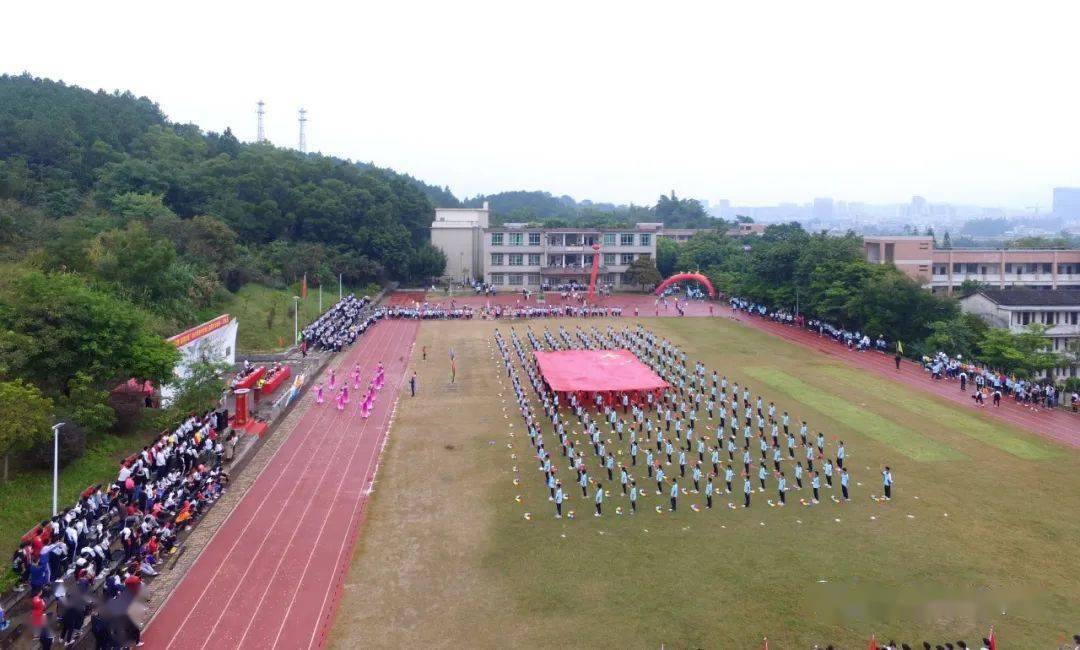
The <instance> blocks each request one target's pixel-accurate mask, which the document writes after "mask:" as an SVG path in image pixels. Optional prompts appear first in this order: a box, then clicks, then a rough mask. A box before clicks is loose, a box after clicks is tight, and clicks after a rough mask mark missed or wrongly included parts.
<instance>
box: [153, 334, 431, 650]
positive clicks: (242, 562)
mask: <svg viewBox="0 0 1080 650" xmlns="http://www.w3.org/2000/svg"><path fill="white" fill-rule="evenodd" d="M418 327H419V325H418V323H417V322H416V321H383V322H380V323H377V324H376V325H375V326H374V327H373V328H372V329H371V330H369V331H368V333H367V334H365V335H364V337H363V338H361V339H360V340H359V341H358V343H357V344H356V345H355V346H354V347H353V348H351V349H350V350H349V351H348V352H346V353H345V355H344V356H343V358H342V359H340V360H339V362H338V365H337V368H338V376H339V377H342V378H344V377H346V376H347V375H348V374H349V373H350V372H351V371H352V367H353V364H354V363H359V364H360V369H361V373H362V374H361V382H362V383H361V385H362V386H363V388H361V390H360V391H356V392H354V393H353V394H351V395H350V398H349V399H350V403H349V404H347V405H346V407H345V409H344V410H343V411H338V410H337V408H336V407H335V406H334V404H333V400H332V399H327V401H326V403H325V404H321V405H319V404H315V403H314V400H313V399H311V398H308V399H309V402H308V403H307V404H306V405H304V406H303V408H304V409H305V412H304V413H303V414H302V415H301V418H300V420H299V421H298V422H297V424H296V428H295V429H294V430H293V432H292V433H291V434H290V435H289V438H288V439H287V440H286V441H285V442H284V443H283V444H282V445H281V447H280V448H279V449H278V450H277V451H276V452H275V453H274V456H273V457H272V458H271V459H270V461H269V463H268V464H267V465H266V467H265V468H264V469H263V471H262V473H260V474H259V476H258V478H257V479H256V480H255V482H254V484H253V485H252V486H251V488H250V489H249V491H248V492H247V494H245V495H244V497H243V498H242V499H241V500H240V503H239V504H237V506H236V509H235V510H234V511H233V512H232V513H231V514H230V515H229V517H228V518H227V519H226V520H225V522H224V523H223V524H222V525H221V527H220V528H219V529H218V531H217V532H216V533H215V534H214V536H213V537H212V538H211V540H210V542H209V544H207V546H206V549H205V550H204V551H203V552H202V554H201V555H200V556H199V558H198V559H197V560H196V561H195V563H194V565H192V567H191V569H190V570H189V571H188V573H187V575H186V576H185V577H184V579H183V580H182V581H181V582H180V584H179V585H178V586H177V587H176V589H174V590H173V592H172V593H171V594H170V595H169V597H168V598H167V599H166V601H165V603H164V604H163V605H162V607H161V609H159V610H158V612H157V614H156V615H155V616H154V618H153V619H151V621H150V624H149V626H148V627H147V629H146V632H145V633H144V635H143V639H144V640H145V642H146V646H147V647H150V648H178V649H180V648H182V649H184V650H189V649H192V648H240V647H246V648H319V647H322V646H323V644H324V643H325V641H326V635H327V633H328V632H329V629H330V623H331V622H332V619H333V616H334V612H335V611H336V609H337V605H338V601H339V599H340V597H341V591H342V587H343V584H344V580H345V574H346V571H347V569H348V567H349V560H350V558H351V556H352V550H353V547H354V546H355V543H356V539H357V536H358V533H359V530H360V524H361V521H362V520H363V517H364V511H365V508H364V506H365V503H366V502H367V498H368V495H369V494H370V488H371V482H372V481H373V479H374V476H375V470H376V469H377V464H378V459H379V454H380V452H381V450H382V446H383V444H384V441H385V440H386V432H387V429H388V428H389V422H390V417H391V414H392V413H393V410H394V405H395V404H396V402H397V398H398V391H399V389H400V388H401V385H402V382H403V379H404V376H405V367H406V364H407V363H408V358H409V352H410V348H411V346H412V344H413V341H414V340H415V338H416V331H417V328H418ZM380 361H382V362H383V363H384V364H385V368H386V385H385V387H384V388H383V389H382V391H381V392H380V394H379V395H378V396H377V397H376V399H375V404H374V408H373V410H372V412H371V416H370V417H369V418H368V419H364V418H362V417H361V416H360V411H359V408H360V401H361V400H360V398H361V396H362V393H363V391H364V390H366V388H367V385H368V382H369V381H370V379H371V377H372V376H373V375H374V370H375V366H376V365H377V364H378V363H379V362H380ZM351 390H352V389H351V387H350V391H351ZM356 393H360V394H356Z"/></svg>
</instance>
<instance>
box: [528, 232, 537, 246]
mask: <svg viewBox="0 0 1080 650" xmlns="http://www.w3.org/2000/svg"><path fill="white" fill-rule="evenodd" d="M539 245H540V233H538V232H531V233H529V246H539Z"/></svg>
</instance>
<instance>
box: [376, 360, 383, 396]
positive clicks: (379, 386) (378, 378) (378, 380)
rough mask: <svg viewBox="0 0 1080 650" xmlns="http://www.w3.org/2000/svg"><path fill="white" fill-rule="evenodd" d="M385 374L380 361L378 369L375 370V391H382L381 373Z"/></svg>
mask: <svg viewBox="0 0 1080 650" xmlns="http://www.w3.org/2000/svg"><path fill="white" fill-rule="evenodd" d="M385 372H386V370H385V368H383V364H382V361H380V362H379V365H378V367H376V368H375V390H382V387H383V382H384V381H385V378H384V377H383V373H385Z"/></svg>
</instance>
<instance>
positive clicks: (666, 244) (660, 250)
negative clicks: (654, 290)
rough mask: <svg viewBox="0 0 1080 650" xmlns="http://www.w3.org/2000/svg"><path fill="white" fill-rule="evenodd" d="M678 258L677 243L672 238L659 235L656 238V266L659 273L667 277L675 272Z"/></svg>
mask: <svg viewBox="0 0 1080 650" xmlns="http://www.w3.org/2000/svg"><path fill="white" fill-rule="evenodd" d="M678 258H679V244H678V243H676V242H675V240H673V239H669V238H667V237H661V238H660V239H657V240H656V268H657V269H658V270H659V271H660V275H661V276H663V277H665V278H669V277H671V275H672V274H673V273H675V265H676V262H677V261H678Z"/></svg>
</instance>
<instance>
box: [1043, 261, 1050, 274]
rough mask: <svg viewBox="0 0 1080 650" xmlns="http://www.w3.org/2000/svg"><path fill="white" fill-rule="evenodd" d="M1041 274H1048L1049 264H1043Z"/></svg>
mask: <svg viewBox="0 0 1080 650" xmlns="http://www.w3.org/2000/svg"><path fill="white" fill-rule="evenodd" d="M1042 272H1043V273H1050V262H1043V265H1042Z"/></svg>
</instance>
